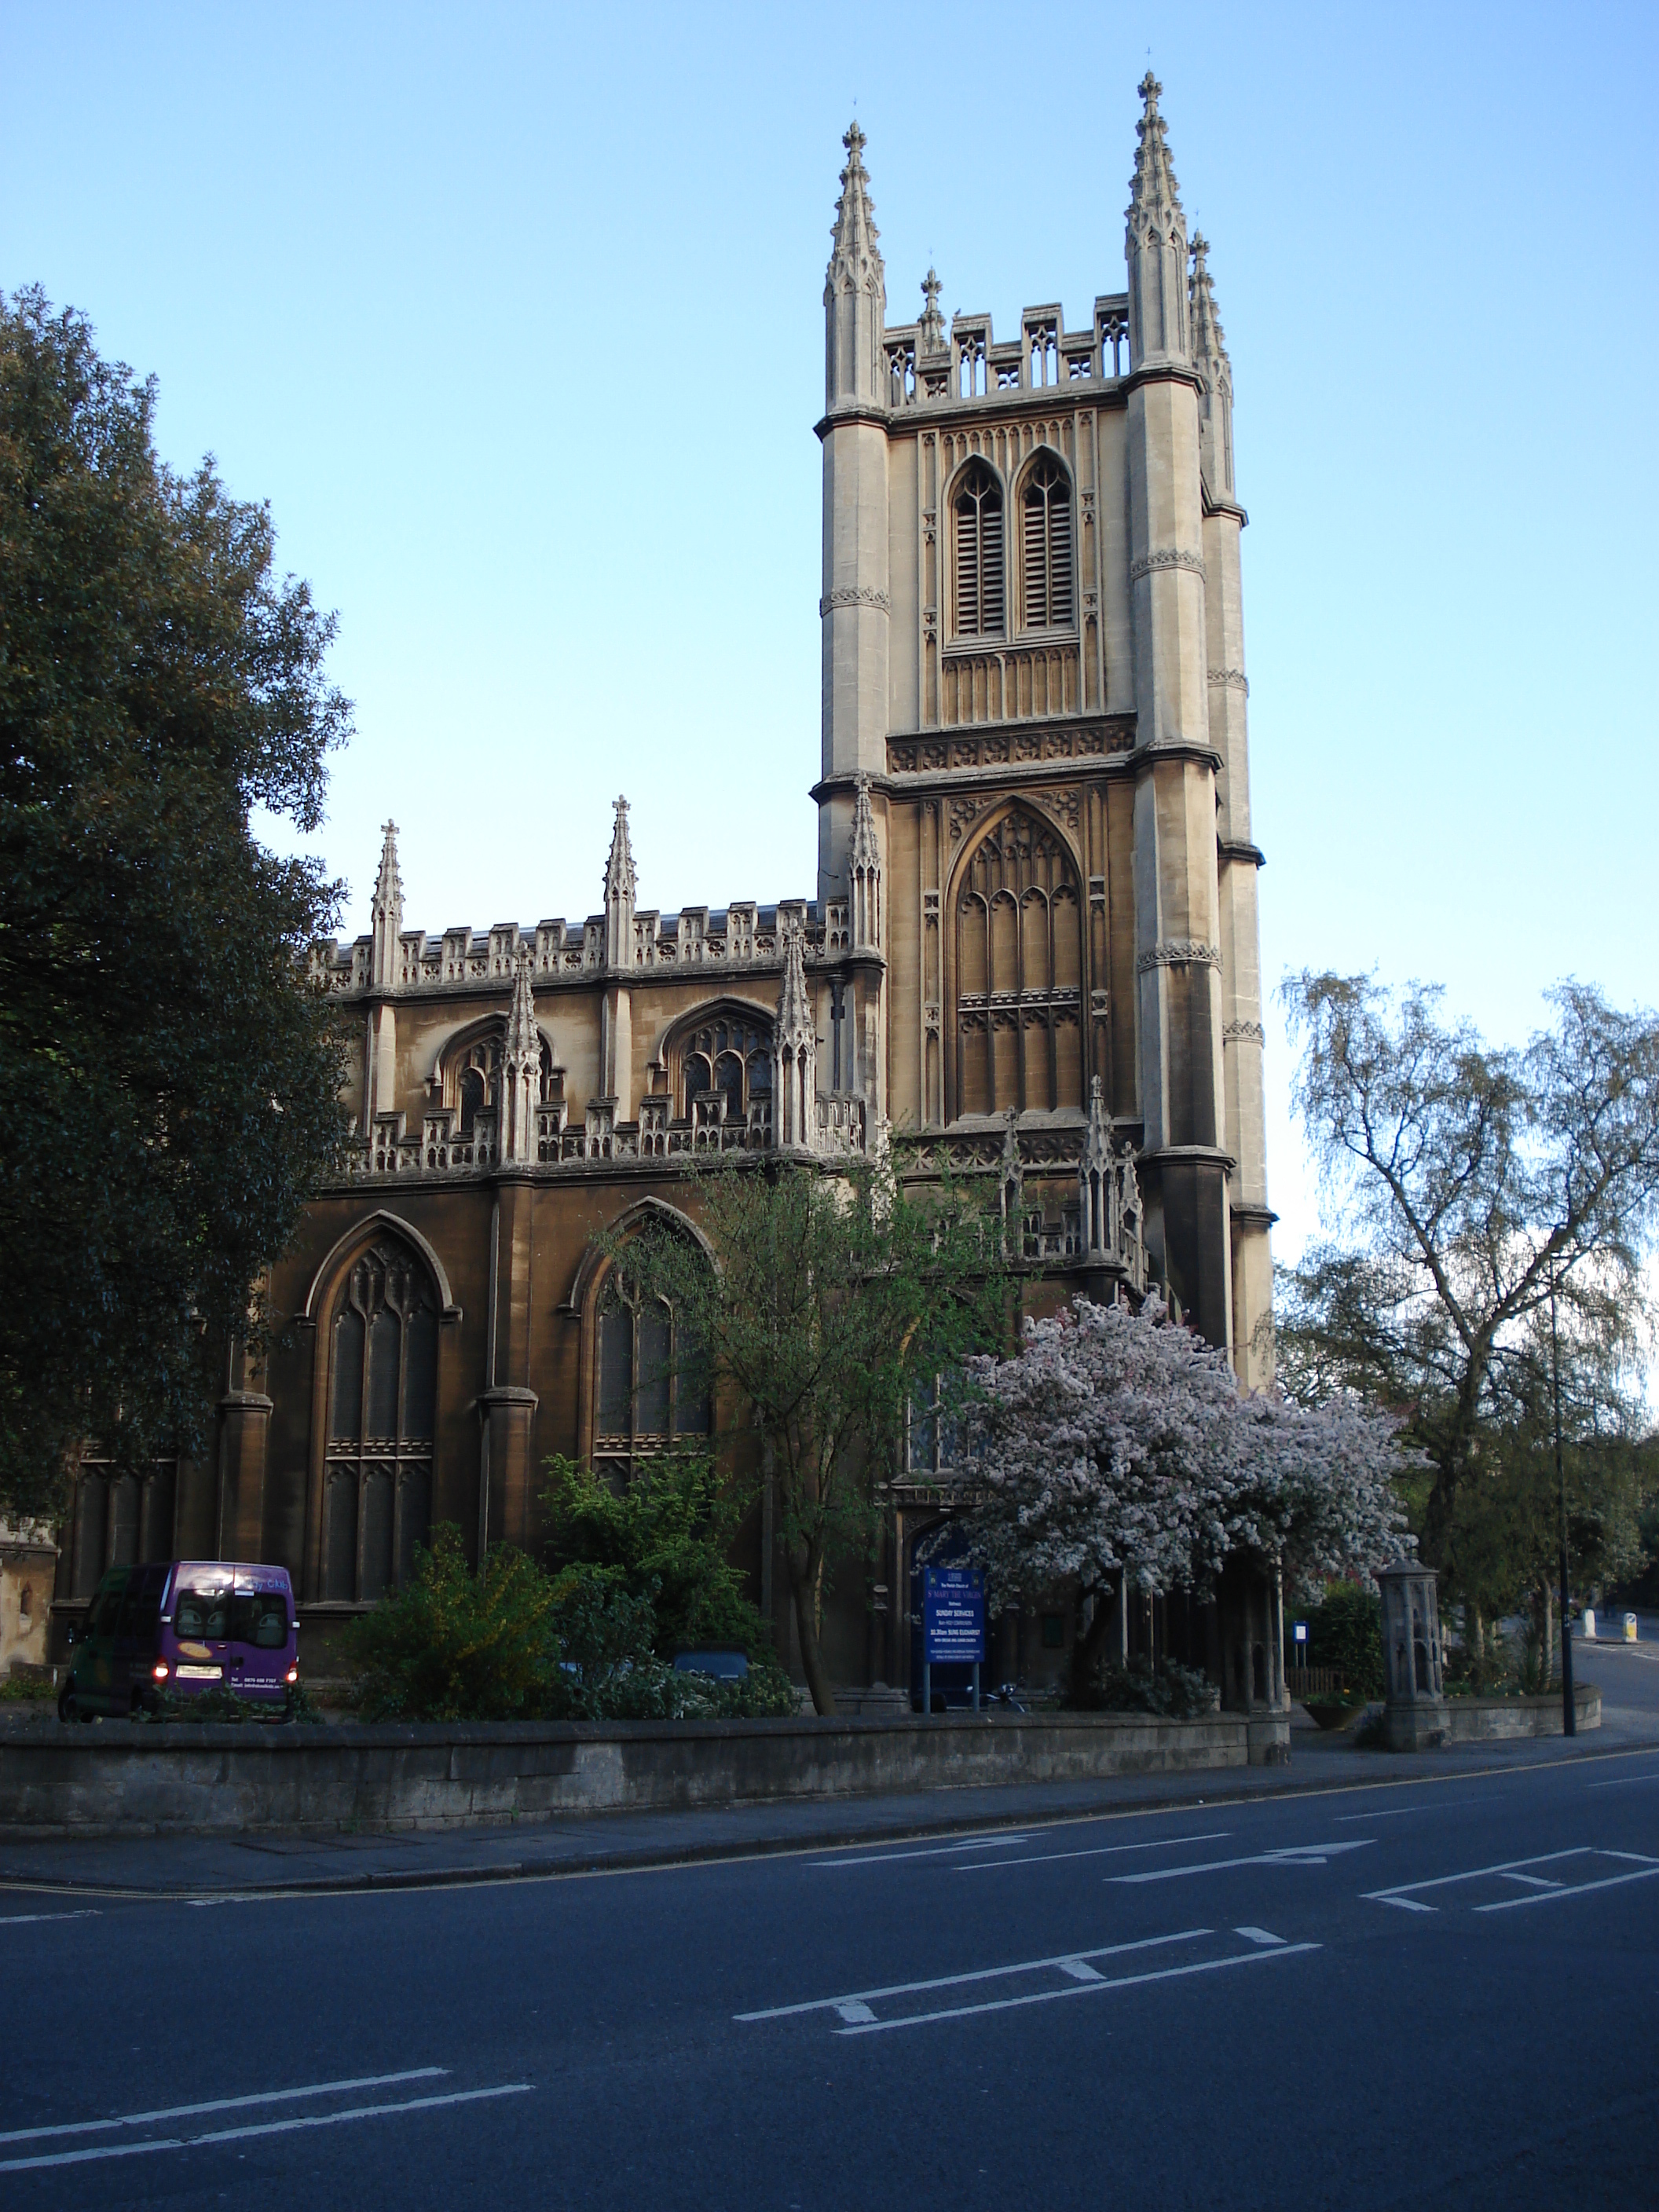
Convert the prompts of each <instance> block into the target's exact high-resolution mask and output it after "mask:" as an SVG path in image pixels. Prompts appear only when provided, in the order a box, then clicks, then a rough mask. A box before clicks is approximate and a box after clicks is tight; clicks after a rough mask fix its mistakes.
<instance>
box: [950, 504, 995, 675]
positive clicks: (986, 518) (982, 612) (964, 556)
mask: <svg viewBox="0 0 1659 2212" xmlns="http://www.w3.org/2000/svg"><path fill="white" fill-rule="evenodd" d="M953 506H954V510H955V516H956V567H957V576H956V585H957V596H956V615H957V619H956V635H957V636H958V637H1000V635H1002V623H1003V556H1002V487H1001V485H1000V483H998V482H997V480H996V478H995V477H994V476H993V475H992V473H991V471H990V470H989V469H987V467H986V465H985V464H984V462H983V461H974V462H971V463H970V464H969V466H968V468H967V470H966V471H964V473H963V479H962V482H961V483H960V484H959V485H958V486H957V491H956V495H955V499H954V501H953Z"/></svg>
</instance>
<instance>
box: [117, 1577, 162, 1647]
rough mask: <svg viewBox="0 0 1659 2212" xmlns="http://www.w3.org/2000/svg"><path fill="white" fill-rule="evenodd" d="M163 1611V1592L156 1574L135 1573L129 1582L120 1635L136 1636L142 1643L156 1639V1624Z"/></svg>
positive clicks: (119, 1630) (122, 1610) (119, 1629)
mask: <svg viewBox="0 0 1659 2212" xmlns="http://www.w3.org/2000/svg"><path fill="white" fill-rule="evenodd" d="M160 1614H161V1591H160V1590H159V1589H157V1588H156V1586H155V1577H154V1575H135V1576H134V1577H133V1578H132V1580H131V1582H130V1583H128V1584H127V1595H126V1601H125V1604H124V1605H123V1606H122V1607H121V1625H120V1626H119V1627H118V1629H117V1630H116V1634H117V1635H118V1636H131V1637H136V1638H137V1639H138V1641H139V1642H140V1643H141V1644H146V1643H148V1644H153V1643H154V1642H155V1624H156V1621H157V1620H158V1618H159V1616H160Z"/></svg>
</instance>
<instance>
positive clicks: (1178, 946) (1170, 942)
mask: <svg viewBox="0 0 1659 2212" xmlns="http://www.w3.org/2000/svg"><path fill="white" fill-rule="evenodd" d="M1135 964H1136V966H1137V967H1138V968H1139V971H1140V973H1141V974H1142V975H1145V974H1146V971H1147V970H1148V969H1151V968H1218V967H1219V966H1220V965H1221V948H1220V946H1219V945H1206V944H1205V943H1203V941H1202V940H1201V939H1199V938H1196V937H1170V938H1165V939H1164V941H1163V943H1162V944H1159V945H1153V946H1152V949H1151V951H1147V952H1143V953H1142V954H1141V956H1140V957H1139V960H1138V961H1137V962H1136V963H1135Z"/></svg>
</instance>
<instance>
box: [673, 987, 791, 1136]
mask: <svg viewBox="0 0 1659 2212" xmlns="http://www.w3.org/2000/svg"><path fill="white" fill-rule="evenodd" d="M678 1055H679V1063H680V1072H679V1095H680V1104H681V1109H682V1112H683V1115H684V1119H685V1120H686V1121H691V1122H695V1121H696V1120H697V1119H698V1115H699V1110H700V1109H701V1110H702V1112H704V1113H705V1114H706V1113H708V1111H709V1110H711V1109H712V1110H713V1111H714V1113H715V1114H716V1115H720V1116H722V1117H723V1118H724V1120H725V1121H726V1123H727V1124H728V1125H732V1126H735V1127H739V1128H741V1127H743V1125H744V1122H745V1121H747V1120H748V1119H749V1116H750V1108H751V1107H752V1106H758V1105H760V1104H762V1103H765V1104H766V1105H768V1106H769V1105H770V1102H771V1096H772V1033H771V1030H770V1028H769V1026H768V1025H766V1024H763V1022H761V1021H759V1020H750V1019H748V1018H744V1016H742V1015H740V1014H737V1013H721V1014H720V1015H719V1016H717V1017H715V1018H713V1019H711V1020H705V1021H703V1022H701V1023H700V1024H698V1025H697V1026H696V1028H695V1029H692V1030H688V1031H687V1032H686V1033H685V1034H684V1036H682V1037H681V1038H680V1040H679V1042H678Z"/></svg>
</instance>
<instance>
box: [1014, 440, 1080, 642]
mask: <svg viewBox="0 0 1659 2212" xmlns="http://www.w3.org/2000/svg"><path fill="white" fill-rule="evenodd" d="M1021 504H1022V506H1023V507H1024V511H1025V514H1024V520H1025V542H1024V555H1025V627H1026V629H1066V628H1067V627H1068V626H1069V625H1070V623H1071V620H1072V487H1071V485H1070V483H1068V482H1067V481H1066V471H1065V470H1064V469H1062V468H1061V467H1060V464H1059V462H1058V461H1054V460H1050V459H1048V456H1047V455H1044V457H1043V458H1042V459H1041V460H1039V461H1038V462H1037V464H1036V467H1035V468H1033V470H1032V471H1031V473H1030V476H1028V477H1026V479H1025V490H1024V495H1023V498H1022V501H1021Z"/></svg>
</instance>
